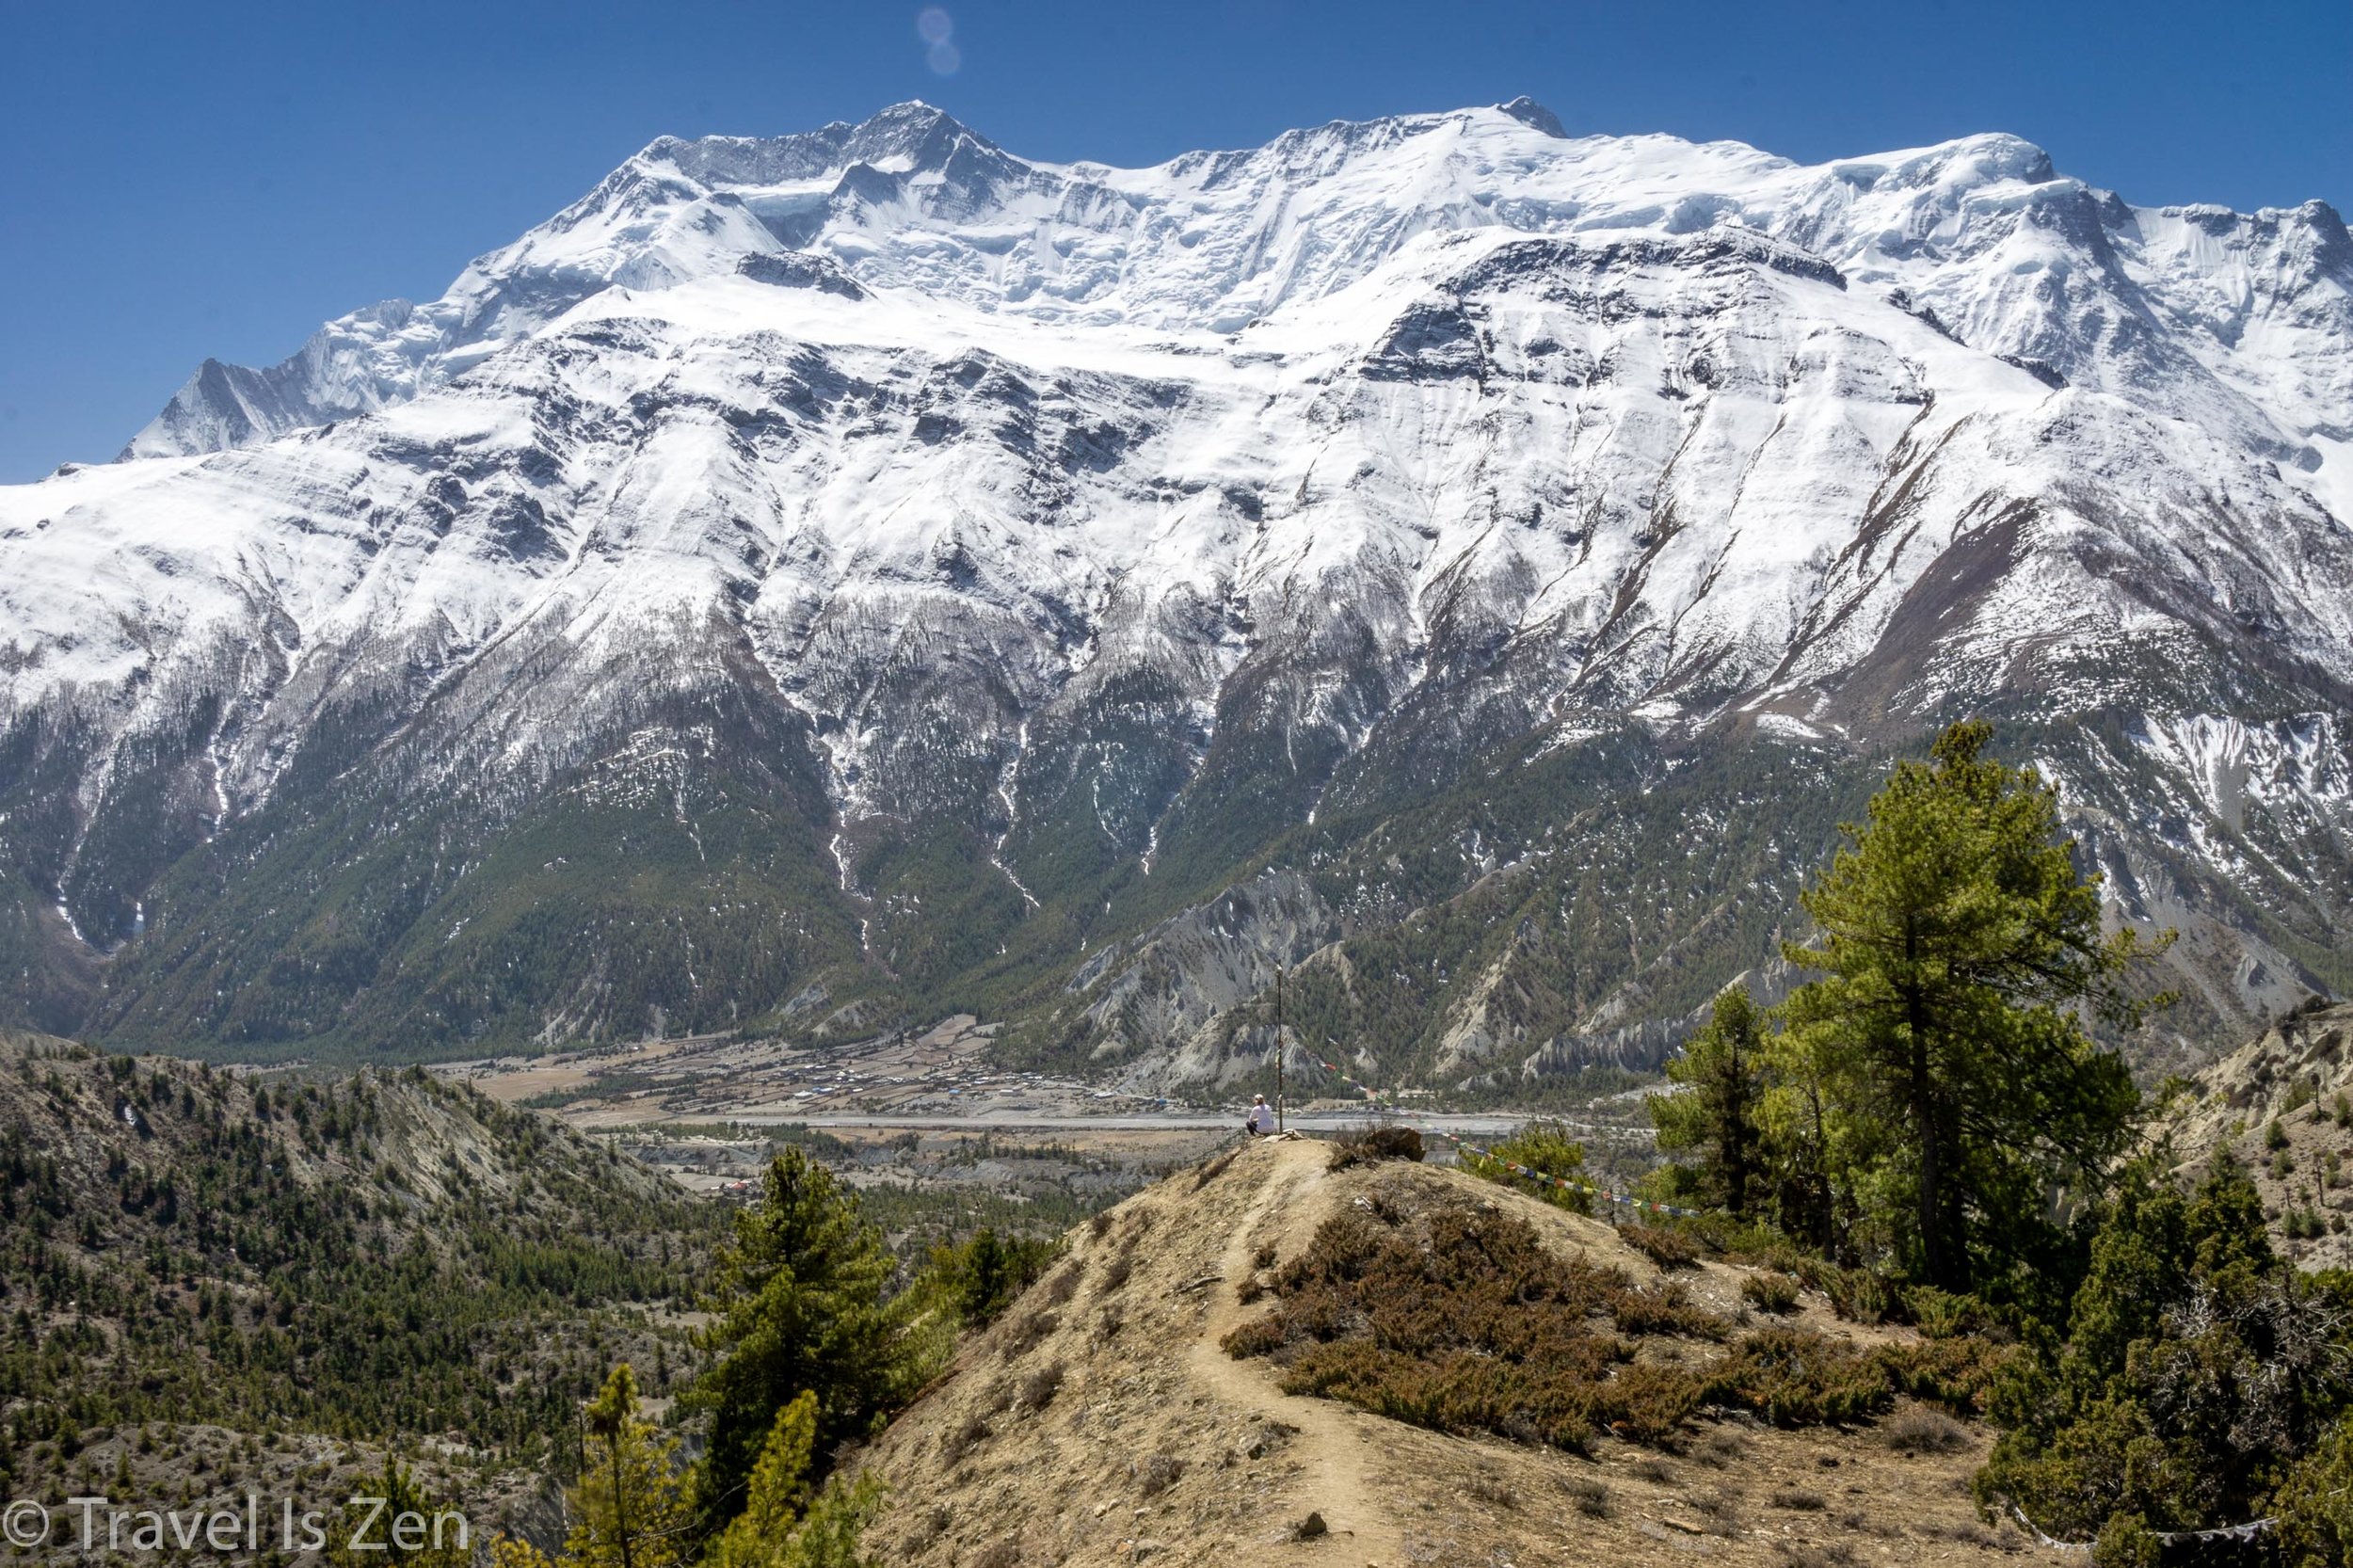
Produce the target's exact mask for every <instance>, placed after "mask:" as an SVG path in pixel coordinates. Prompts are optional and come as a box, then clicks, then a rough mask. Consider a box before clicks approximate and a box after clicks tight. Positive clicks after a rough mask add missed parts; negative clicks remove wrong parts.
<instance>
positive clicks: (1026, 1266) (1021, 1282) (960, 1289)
mask: <svg viewBox="0 0 2353 1568" xmlns="http://www.w3.org/2000/svg"><path fill="white" fill-rule="evenodd" d="M1061 1251H1062V1248H1061V1245H1060V1243H1058V1242H1055V1241H1050V1240H1045V1239H1043V1238H1040V1237H1029V1236H1013V1237H1006V1238H1000V1237H999V1236H998V1234H997V1231H996V1228H995V1227H994V1226H992V1225H983V1226H982V1227H981V1228H980V1229H978V1230H976V1231H974V1232H973V1233H972V1236H971V1239H970V1240H967V1241H963V1242H957V1243H943V1244H941V1245H939V1246H936V1247H934V1248H933V1249H932V1254H931V1260H930V1262H929V1263H928V1264H927V1265H926V1272H927V1273H929V1274H930V1275H931V1280H930V1281H929V1283H930V1284H931V1285H933V1286H934V1287H936V1288H938V1289H939V1290H940V1291H941V1292H943V1293H944V1295H945V1296H946V1298H947V1301H948V1304H950V1305H952V1307H953V1308H954V1309H955V1313H956V1316H957V1317H958V1318H959V1319H961V1320H963V1323H964V1325H965V1326H966V1327H967V1328H986V1327H987V1326H988V1325H989V1324H990V1323H993V1322H995V1321H996V1320H997V1319H998V1317H999V1316H1000V1314H1002V1313H1003V1312H1004V1310H1005V1308H1006V1307H1008V1306H1011V1305H1012V1304H1013V1302H1014V1298H1015V1297H1016V1296H1018V1295H1020V1294H1021V1292H1022V1291H1024V1290H1026V1289H1028V1288H1030V1287H1031V1286H1032V1285H1034V1284H1036V1283H1037V1280H1038V1277H1039V1276H1040V1275H1042V1274H1043V1273H1045V1272H1046V1271H1047V1269H1048V1267H1049V1266H1050V1265H1051V1264H1052V1263H1053V1261H1054V1259H1055V1257H1056V1256H1059V1255H1060V1254H1061Z"/></svg>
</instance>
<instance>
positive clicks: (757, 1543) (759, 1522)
mask: <svg viewBox="0 0 2353 1568" xmlns="http://www.w3.org/2000/svg"><path fill="white" fill-rule="evenodd" d="M816 1446H817V1396H816V1395H815V1394H812V1393H808V1392H806V1391H804V1392H803V1393H802V1395H801V1397H800V1398H798V1399H796V1400H793V1401H792V1403H791V1404H788V1405H786V1406H785V1407H784V1408H783V1409H782V1410H779V1411H777V1412H776V1425H775V1426H774V1427H773V1428H771V1429H770V1430H769V1432H768V1442H767V1445H766V1446H765V1447H764V1448H761V1449H760V1459H759V1461H758V1462H757V1463H755V1464H753V1465H752V1476H751V1480H750V1483H749V1485H748V1486H747V1487H746V1489H745V1495H744V1512H741V1513H739V1514H737V1515H736V1516H735V1519H734V1522H733V1523H731V1524H729V1525H728V1528H726V1530H725V1531H723V1532H722V1533H721V1534H720V1536H719V1539H718V1541H717V1542H716V1543H714V1544H713V1545H712V1550H711V1554H710V1556H709V1557H708V1558H707V1559H706V1560H705V1562H706V1564H707V1568H767V1565H768V1564H769V1563H771V1562H772V1561H774V1560H775V1558H776V1550H777V1548H778V1547H779V1546H780V1545H781V1544H782V1543H783V1542H784V1540H785V1539H786V1537H788V1536H789V1535H790V1534H791V1533H792V1526H793V1525H794V1523H796V1522H797V1521H798V1520H799V1518H800V1516H801V1510H802V1507H803V1505H804V1504H806V1503H807V1502H808V1464H809V1458H810V1455H811V1452H812V1450H813V1449H814V1448H816Z"/></svg>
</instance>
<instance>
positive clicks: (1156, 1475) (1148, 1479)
mask: <svg viewBox="0 0 2353 1568" xmlns="http://www.w3.org/2000/svg"><path fill="white" fill-rule="evenodd" d="M1184 1473H1185V1462H1184V1461H1183V1460H1181V1459H1178V1458H1177V1456H1176V1455H1174V1454H1164V1453H1152V1454H1145V1455H1144V1457H1143V1458H1142V1459H1139V1460H1137V1461H1135V1463H1133V1464H1129V1465H1128V1474H1129V1475H1131V1476H1133V1477H1134V1478H1135V1482H1136V1491H1137V1493H1138V1494H1139V1495H1141V1496H1146V1497H1157V1496H1160V1494H1161V1493H1163V1492H1165V1491H1167V1490H1168V1489H1169V1488H1170V1487H1172V1486H1174V1485H1176V1484H1177V1477H1179V1476H1181V1475H1183V1474H1184Z"/></svg>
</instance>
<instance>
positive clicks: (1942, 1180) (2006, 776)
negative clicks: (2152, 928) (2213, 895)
mask: <svg viewBox="0 0 2353 1568" xmlns="http://www.w3.org/2000/svg"><path fill="white" fill-rule="evenodd" d="M1990 736H1991V729H1990V728H1989V727H1988V726H1986V725H1983V724H1958V725H1955V726H1953V727H1952V728H1949V729H1947V730H1945V733H1944V734H1943V735H1942V736H1940V737H1939V738H1938V740H1937V742H1936V744H1935V747H1934V752H1933V758H1932V760H1931V761H1930V762H1929V763H1926V764H1923V763H1918V762H1911V761H1906V762H1902V763H1899V764H1897V768H1896V771H1895V773H1894V775H1893V776H1891V777H1890V778H1889V780H1888V782H1887V784H1886V786H1885V787H1884V788H1883V789H1882V790H1881V792H1880V793H1879V794H1878V795H1877V796H1876V797H1874V798H1873V800H1872V801H1871V804H1870V808H1869V813H1870V821H1869V823H1868V824H1866V825H1863V826H1853V825H1850V826H1849V827H1848V828H1847V829H1846V833H1847V836H1848V840H1849V841H1848V843H1847V844H1846V846H1845V847H1844V848H1842V849H1841V850H1840V851H1839V852H1838V854H1837V856H1836V857H1835V859H1834V860H1833V864H1832V866H1831V868H1830V871H1829V872H1828V873H1827V874H1826V875H1825V876H1824V877H1823V878H1822V879H1821V880H1820V881H1819V882H1818V883H1817V884H1816V885H1815V886H1814V887H1812V888H1808V889H1807V890H1806V892H1805V893H1804V894H1803V895H1802V902H1803V904H1804V907H1805V910H1806V913H1807V914H1808V915H1810V916H1812V917H1813V920H1814V922H1815V924H1816V925H1817V927H1818V936H1817V939H1816V940H1815V941H1814V943H1813V944H1812V945H1810V946H1807V945H1800V944H1796V943H1791V944H1788V945H1787V947H1786V948H1785V952H1786V953H1787V955H1788V957H1789V959H1790V960H1791V961H1792V962H1793V963H1796V964H1799V965H1801V966H1803V967H1805V968H1812V969H1816V970H1819V971H1822V974H1823V977H1822V978H1821V979H1818V980H1816V981H1814V982H1812V983H1810V984H1806V985H1804V986H1802V987H1801V988H1800V989H1799V990H1798V991H1797V992H1796V993H1795V994H1794V995H1792V996H1791V997H1790V999H1789V1001H1788V1003H1787V1005H1786V1008H1785V1017H1786V1019H1787V1034H1788V1035H1789V1037H1790V1039H1791V1043H1792V1048H1793V1049H1795V1050H1797V1051H1799V1052H1801V1053H1803V1054H1804V1055H1806V1056H1807V1057H1808V1058H1809V1059H1810V1061H1811V1062H1812V1063H1813V1064H1814V1066H1815V1069H1816V1071H1817V1073H1818V1074H1819V1076H1820V1077H1821V1079H1822V1080H1823V1089H1824V1092H1825V1095H1826V1097H1827V1099H1828V1101H1829V1105H1828V1107H1827V1110H1828V1112H1830V1114H1829V1115H1828V1117H1827V1118H1826V1120H1827V1121H1830V1122H1835V1121H1839V1120H1842V1119H1843V1120H1847V1121H1851V1122H1855V1123H1859V1124H1861V1125H1860V1126H1858V1127H1849V1128H1837V1127H1832V1128H1829V1130H1828V1134H1827V1141H1828V1142H1829V1143H1832V1144H1839V1143H1843V1144H1846V1145H1848V1146H1849V1148H1850V1149H1851V1150H1853V1151H1854V1152H1855V1153H1856V1155H1857V1157H1858V1159H1860V1160H1864V1161H1865V1163H1861V1164H1858V1165H1856V1166H1854V1167H1853V1168H1852V1170H1851V1176H1852V1184H1851V1185H1852V1190H1853V1191H1854V1192H1855V1193H1856V1195H1857V1201H1858V1203H1859V1204H1860V1205H1861V1206H1862V1207H1863V1208H1865V1210H1867V1211H1868V1215H1867V1217H1868V1218H1870V1219H1872V1220H1874V1221H1876V1223H1877V1225H1878V1228H1879V1230H1880V1232H1881V1234H1882V1235H1883V1236H1885V1237H1886V1238H1887V1239H1888V1240H1890V1241H1891V1242H1892V1243H1893V1244H1895V1245H1897V1246H1898V1247H1900V1248H1902V1249H1903V1250H1904V1251H1906V1252H1907V1253H1908V1254H1909V1256H1906V1257H1905V1259H1904V1262H1905V1264H1906V1266H1907V1267H1908V1268H1909V1269H1910V1271H1911V1272H1913V1273H1914V1274H1915V1275H1917V1276H1919V1277H1922V1278H1924V1279H1926V1280H1927V1281H1929V1283H1931V1284H1933V1285H1936V1286H1939V1287H1942V1288H1947V1289H1966V1288H1970V1287H1971V1286H1972V1285H1973V1284H1975V1285H1984V1284H1987V1283H1990V1282H1991V1281H1993V1279H1995V1278H1997V1277H2000V1276H2003V1275H2005V1274H2007V1273H2009V1272H2010V1271H2011V1270H2012V1268H2013V1266H2014V1265H2017V1264H2019V1263H2022V1262H2025V1263H2031V1262H2033V1261H2036V1260H2039V1259H2046V1258H2050V1257H2055V1256H2058V1254H2059V1253H2060V1252H2061V1251H2063V1243H2064V1240H2065V1238H2064V1234H2063V1232H2060V1231H2059V1230H2057V1227H2056V1225H2055V1224H2054V1222H2053V1220H2052V1218H2051V1216H2052V1214H2053V1213H2054V1211H2055V1210H2054V1199H2055V1196H2056V1195H2057V1194H2058V1193H2061V1192H2068V1191H2073V1192H2085V1191H2090V1190H2096V1189H2097V1188H2098V1187H2099V1185H2100V1184H2101V1182H2102V1180H2103V1179H2104V1177H2103V1172H2104V1171H2105V1168H2106V1166H2107V1165H2108V1163H2109V1162H2110V1161H2111V1160H2112V1159H2113V1158H2114V1156H2115V1155H2116V1154H2117V1153H2118V1152H2119V1150H2121V1148H2122V1146H2123V1144H2124V1140H2125V1139H2126V1137H2127V1135H2128V1133H2129V1130H2130V1128H2131V1125H2132V1121H2133V1117H2134V1114H2135V1112H2136V1109H2137V1105H2138V1096H2137V1092H2136V1091H2135V1089H2134V1088H2133V1083H2132V1079H2131V1076H2130V1074H2129V1073H2128V1072H2127V1070H2126V1068H2125V1065H2124V1063H2123V1061H2122V1060H2121V1058H2120V1057H2119V1056H2117V1055H2116V1054H2115V1053H2114V1052H2113V1051H2109V1050H2105V1049H2102V1048H2099V1047H2097V1046H2096V1045H2095V1044H2094V1043H2093V1042H2092V1040H2091V1039H2090V1037H2089V1034H2088V1033H2087V1032H2086V1031H2085V1028H2084V1023H2083V1017H2082V1015H2083V1014H2084V1013H2086V1012H2089V1013H2090V1014H2092V1015H2093V1016H2097V1017H2099V1018H2101V1019H2103V1020H2105V1021H2106V1022H2108V1023H2110V1024H2112V1025H2115V1026H2117V1027H2120V1028H2128V1027H2134V1026H2137V1024H2138V1022H2139V1020H2140V1017H2141V1015H2142V1012H2143V1010H2144V1008H2143V1005H2142V1004H2140V1003H2137V1001H2136V1000H2135V999H2134V997H2133V996H2132V994H2131V992H2130V991H2129V989H2128V988H2127V984H2126V982H2127V979H2128V977H2129V974H2130V972H2131V971H2132V970H2133V969H2134V968H2137V961H2138V960H2139V959H2141V958H2142V957H2143V956H2144V955H2145V954H2146V953H2147V952H2148V951H2149V950H2148V949H2146V948H2144V947H2143V946H2142V945H2141V944H2140V943H2139V942H2138V941H2137V939H2136V936H2135V934H2134V933H2132V932H2130V931H2125V932H2121V933H2119V934H2117V935H2115V936H2105V937H2104V936H2102V935H2101V930H2100V901H2099V892H2098V882H2099V879H2098V877H2097V876H2096V875H2091V876H2087V875H2085V874H2084V873H2083V872H2080V871H2079V870H2077V868H2076V865H2075V862H2074V854H2073V851H2074V845H2073V843H2072V842H2070V841H2067V840H2062V839H2061V838H2060V837H2059V835H2058V807H2057V796H2056V794H2055V792H2053V791H2052V790H2051V789H2049V788H2048V787H2047V786H2045V785H2044V784H2043V783H2042V781H2041V778H2040V777H2039V776H2037V775H2036V774H2035V772H2034V770H2033V769H2032V768H2020V769H2015V770H2013V769H2010V768H2008V767H2005V766H2003V765H2002V764H2001V763H2000V762H1998V761H1994V760H1991V759H1988V758H1986V757H1983V756H1982V755H1980V754H1981V753H1982V752H1983V750H1984V748H1985V744H1986V742H1987V740H1988V739H1989V738H1990ZM1830 1152H1831V1153H1832V1155H1833V1158H1834V1156H1835V1152H1836V1151H1835V1150H1833V1151H1830ZM1907 1221H1908V1222H1909V1223H1908V1224H1907V1223H1906V1222H1907Z"/></svg>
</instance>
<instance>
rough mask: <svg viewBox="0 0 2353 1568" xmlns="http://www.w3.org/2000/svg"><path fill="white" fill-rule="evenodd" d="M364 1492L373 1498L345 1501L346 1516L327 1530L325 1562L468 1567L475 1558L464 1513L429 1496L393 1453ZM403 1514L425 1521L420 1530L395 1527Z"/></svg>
mask: <svg viewBox="0 0 2353 1568" xmlns="http://www.w3.org/2000/svg"><path fill="white" fill-rule="evenodd" d="M361 1496H364V1497H366V1498H368V1499H369V1500H367V1501H364V1502H362V1501H360V1500H357V1499H355V1500H354V1501H352V1502H350V1503H348V1504H346V1505H345V1506H344V1511H343V1517H342V1518H341V1520H340V1521H339V1522H338V1523H337V1525H336V1526H335V1528H332V1529H330V1530H329V1531H328V1541H329V1545H328V1552H327V1560H328V1562H330V1563H332V1564H334V1565H335V1568H356V1565H358V1564H361V1563H383V1564H387V1565H388V1568H468V1564H470V1563H472V1561H473V1553H472V1550H471V1549H470V1548H471V1547H472V1537H471V1532H470V1531H468V1530H467V1529H466V1528H464V1526H463V1517H464V1516H463V1513H462V1512H461V1511H459V1510H458V1509H456V1507H455V1505H453V1504H451V1503H450V1502H448V1501H446V1500H444V1499H442V1498H440V1497H436V1496H431V1495H430V1494H428V1493H427V1492H426V1491H425V1490H424V1487H422V1486H420V1485H418V1484H417V1480H416V1478H415V1476H413V1475H412V1474H411V1473H410V1472H409V1471H408V1467H407V1466H405V1465H403V1464H401V1463H400V1462H399V1461H398V1460H396V1459H394V1458H393V1457H392V1455H390V1454H386V1455H385V1456H384V1468H383V1470H382V1471H381V1472H380V1473H378V1475H377V1476H376V1480H375V1481H374V1482H373V1483H371V1484H370V1485H368V1486H367V1487H366V1488H364V1489H363V1491H362V1493H361ZM377 1499H380V1502H379V1501H378V1500H377ZM404 1515H413V1516H414V1517H415V1518H416V1519H420V1520H423V1521H424V1529H423V1531H422V1533H420V1532H419V1531H417V1530H416V1529H415V1528H401V1529H396V1528H394V1522H395V1521H398V1520H400V1519H402V1518H403V1516H404ZM437 1521H438V1524H437ZM362 1532H364V1533H362Z"/></svg>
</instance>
